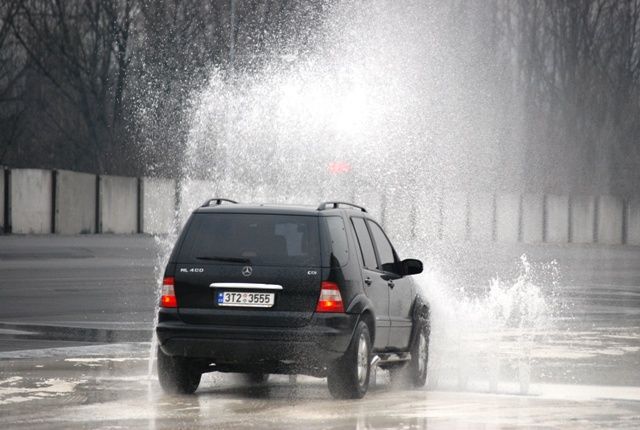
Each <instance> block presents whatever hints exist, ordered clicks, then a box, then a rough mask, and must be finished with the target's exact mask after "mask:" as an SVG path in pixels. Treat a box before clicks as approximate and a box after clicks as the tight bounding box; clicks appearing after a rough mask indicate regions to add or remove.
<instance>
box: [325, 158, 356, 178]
mask: <svg viewBox="0 0 640 430" xmlns="http://www.w3.org/2000/svg"><path fill="white" fill-rule="evenodd" d="M328 168H329V172H330V173H332V174H334V175H338V174H340V173H349V172H350V171H351V164H349V163H345V162H344V161H332V162H331V163H329V166H328Z"/></svg>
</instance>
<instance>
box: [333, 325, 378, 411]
mask: <svg viewBox="0 0 640 430" xmlns="http://www.w3.org/2000/svg"><path fill="white" fill-rule="evenodd" d="M370 373H371V336H370V335H369V328H368V327H367V325H366V324H365V323H364V322H362V321H360V322H359V323H358V326H357V327H356V330H355V333H354V336H353V339H352V340H351V344H350V345H349V348H348V349H347V351H346V352H345V354H344V355H343V356H342V357H341V358H339V359H338V360H337V361H336V362H335V363H334V364H333V365H332V366H330V367H329V374H328V376H327V383H328V386H329V392H330V393H331V395H332V396H333V397H334V398H336V399H361V398H363V397H364V395H365V394H366V393H367V389H368V388H369V377H370Z"/></svg>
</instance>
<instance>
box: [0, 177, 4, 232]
mask: <svg viewBox="0 0 640 430" xmlns="http://www.w3.org/2000/svg"><path fill="white" fill-rule="evenodd" d="M4 172H5V170H4V169H3V168H1V167H0V234H2V233H4V224H5V221H4V201H5V196H4Z"/></svg>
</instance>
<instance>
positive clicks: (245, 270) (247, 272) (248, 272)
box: [242, 266, 253, 276]
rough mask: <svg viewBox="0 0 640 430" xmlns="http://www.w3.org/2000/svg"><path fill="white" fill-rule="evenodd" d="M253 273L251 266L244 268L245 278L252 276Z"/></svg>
mask: <svg viewBox="0 0 640 430" xmlns="http://www.w3.org/2000/svg"><path fill="white" fill-rule="evenodd" d="M252 273H253V269H252V268H251V266H244V267H243V268H242V274H243V275H244V276H251V274H252Z"/></svg>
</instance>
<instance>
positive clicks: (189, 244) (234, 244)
mask: <svg viewBox="0 0 640 430" xmlns="http://www.w3.org/2000/svg"><path fill="white" fill-rule="evenodd" d="M318 238H319V233H318V217H311V216H300V215H274V214H232V213H219V214H194V218H193V220H192V222H191V224H190V226H189V230H188V231H187V234H186V236H185V240H184V242H183V245H182V249H181V251H180V254H179V257H178V260H179V261H180V262H183V263H186V262H199V263H205V262H207V261H208V262H211V263H215V264H250V265H253V266H320V246H319V239H318Z"/></svg>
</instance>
